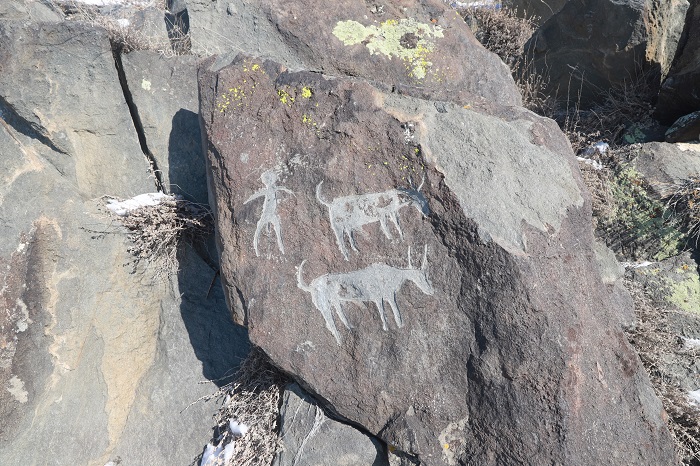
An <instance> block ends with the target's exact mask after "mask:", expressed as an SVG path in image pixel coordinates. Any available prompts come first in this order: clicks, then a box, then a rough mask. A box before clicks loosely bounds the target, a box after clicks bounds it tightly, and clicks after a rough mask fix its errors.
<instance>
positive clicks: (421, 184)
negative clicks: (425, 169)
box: [416, 173, 425, 191]
mask: <svg viewBox="0 0 700 466" xmlns="http://www.w3.org/2000/svg"><path fill="white" fill-rule="evenodd" d="M424 183H425V173H423V178H422V179H421V180H420V185H418V189H416V191H420V188H422V187H423V184H424Z"/></svg>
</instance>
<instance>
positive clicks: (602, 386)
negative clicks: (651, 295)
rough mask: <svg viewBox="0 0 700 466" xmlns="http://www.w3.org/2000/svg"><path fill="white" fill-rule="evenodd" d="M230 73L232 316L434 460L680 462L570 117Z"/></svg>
mask: <svg viewBox="0 0 700 466" xmlns="http://www.w3.org/2000/svg"><path fill="white" fill-rule="evenodd" d="M212 63H213V62H212V61H209V62H206V63H205V64H204V65H203V66H202V68H201V70H200V96H201V101H200V104H201V107H200V114H201V117H202V121H203V124H204V127H205V128H206V137H207V155H208V158H209V164H210V165H209V168H208V169H209V172H208V174H209V181H210V189H211V190H212V192H213V193H214V195H215V196H214V198H215V206H214V208H215V211H216V215H217V228H218V242H219V247H220V248H221V251H220V252H221V272H222V278H223V281H224V286H225V290H226V294H227V299H228V300H229V302H230V305H231V307H232V309H234V311H235V313H236V315H237V318H238V319H239V320H240V321H241V322H246V323H247V325H248V327H249V332H250V338H251V342H252V343H253V344H255V345H258V346H260V347H261V348H262V349H263V350H264V351H265V352H266V353H267V354H268V355H269V356H270V357H271V359H272V360H273V361H274V362H275V364H277V365H279V366H280V367H281V368H282V369H284V370H285V371H286V372H288V373H290V374H292V375H294V377H295V378H296V379H297V380H298V381H299V383H300V384H301V385H302V386H303V387H304V388H305V389H306V390H308V391H310V392H311V393H312V394H314V396H315V397H316V398H317V399H318V400H320V401H321V402H322V403H323V404H324V406H325V407H326V408H327V409H329V410H331V411H332V412H334V413H336V414H337V415H339V416H342V417H344V418H347V419H349V420H350V421H352V422H354V423H357V424H360V425H362V426H364V427H365V428H366V429H367V430H368V431H369V432H371V433H373V434H376V435H378V436H379V437H380V438H382V439H383V440H384V441H386V442H387V443H388V444H389V445H391V446H392V448H393V447H395V448H396V449H397V450H398V451H403V452H406V453H407V454H409V455H413V456H414V457H416V458H418V459H419V460H420V461H421V462H422V464H426V465H432V464H458V463H460V462H461V463H460V464H464V463H467V462H469V463H472V464H483V465H487V464H515V463H520V462H526V463H528V464H545V463H546V464H579V465H585V464H598V463H601V462H602V463H606V464H629V463H635V464H670V463H671V462H672V461H673V448H672V445H671V440H670V436H669V434H668V432H667V430H666V427H665V425H664V422H663V420H662V418H661V413H662V409H661V405H660V403H659V401H658V400H657V399H656V398H655V396H654V394H653V391H652V390H651V387H650V386H649V382H648V379H647V377H646V375H645V374H644V372H643V370H642V369H641V367H640V364H639V360H638V358H637V356H636V354H635V353H634V351H633V350H632V349H631V348H630V347H629V345H628V344H627V342H626V340H625V337H624V335H623V334H622V332H621V330H620V326H619V323H620V313H621V311H620V310H619V309H615V306H617V305H619V302H614V300H613V298H612V292H611V290H610V289H609V288H607V287H605V286H603V284H602V281H601V277H600V272H599V270H598V268H597V266H595V265H594V257H593V251H592V243H593V237H592V232H591V227H590V224H591V211H590V200H589V198H588V196H587V194H586V193H585V189H584V188H583V185H582V181H581V179H580V174H579V172H578V169H577V167H576V162H575V159H574V157H573V154H572V153H571V149H570V146H569V145H568V143H567V141H566V140H565V138H564V136H563V135H562V134H561V132H560V131H559V129H558V128H557V127H556V126H555V125H554V123H553V122H552V121H551V120H547V119H542V118H538V117H536V116H535V115H534V114H532V113H530V112H527V111H525V110H522V109H515V108H505V107H496V106H491V107H490V108H489V109H486V108H480V107H479V106H472V107H471V108H469V109H465V108H463V106H462V105H454V104H451V103H448V102H436V101H428V100H418V99H414V98H409V97H401V96H398V95H395V94H387V93H383V92H381V91H379V90H377V89H375V88H373V87H372V86H371V85H369V84H368V83H366V82H364V81H361V80H355V79H349V78H331V77H325V76H323V75H321V74H319V73H309V72H296V73H294V72H287V71H283V69H282V68H281V67H280V66H279V65H276V64H274V63H272V62H268V61H265V62H263V61H260V60H256V59H252V58H245V57H239V58H238V59H237V60H236V61H234V62H233V63H232V64H231V65H230V66H227V67H224V68H222V69H220V70H218V71H217V70H216V69H211V68H210V66H211V65H212ZM361 233H362V234H361ZM353 238H354V242H353ZM353 246H354V247H353Z"/></svg>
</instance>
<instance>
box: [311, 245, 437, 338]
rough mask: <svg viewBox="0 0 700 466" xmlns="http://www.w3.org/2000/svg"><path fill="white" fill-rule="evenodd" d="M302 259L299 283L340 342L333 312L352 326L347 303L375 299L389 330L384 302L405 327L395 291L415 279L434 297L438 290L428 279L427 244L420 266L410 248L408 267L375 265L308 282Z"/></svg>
mask: <svg viewBox="0 0 700 466" xmlns="http://www.w3.org/2000/svg"><path fill="white" fill-rule="evenodd" d="M305 262H306V261H303V262H302V263H301V264H300V265H299V268H298V269H297V286H298V287H299V288H300V289H302V290H303V291H306V292H307V293H311V300H312V301H313V303H314V305H315V306H316V308H317V309H318V310H319V311H321V315H322V316H323V319H324V320H325V321H326V328H328V330H330V332H331V333H332V334H333V336H334V337H335V339H336V341H337V342H338V344H339V345H340V334H339V333H338V329H337V328H336V326H335V321H334V319H333V311H335V313H336V314H337V315H338V317H339V318H340V320H341V321H342V322H343V324H344V325H345V327H346V328H348V329H350V328H352V325H350V323H349V322H348V318H347V316H346V315H345V312H344V311H343V303H344V302H348V301H349V302H353V303H356V304H361V303H364V302H373V303H374V305H375V306H377V311H379V317H380V318H381V320H382V328H383V329H384V330H385V331H386V330H388V329H389V327H388V325H387V321H386V313H385V310H384V301H388V302H389V306H391V310H392V312H393V313H394V321H395V322H396V326H397V327H399V328H401V327H403V319H402V317H401V312H400V311H399V306H398V305H397V304H396V293H398V292H399V290H400V289H401V287H402V286H403V284H404V282H406V281H411V282H413V283H414V284H415V285H416V286H417V287H418V288H419V289H420V290H421V291H422V292H423V293H425V294H427V295H429V296H432V294H433V293H434V292H435V290H434V288H433V285H432V283H431V282H430V280H429V279H428V274H427V267H428V246H427V245H426V246H425V252H424V253H423V263H422V264H421V266H420V268H414V267H413V266H411V248H410V247H409V248H408V268H406V269H402V268H397V267H392V266H390V265H387V264H372V265H370V266H368V267H365V268H364V269H361V270H355V271H353V272H347V273H333V274H324V275H321V276H320V277H317V278H315V279H314V280H312V281H311V283H309V284H308V285H305V284H304V280H303V278H302V271H301V269H302V267H303V266H304V263H305Z"/></svg>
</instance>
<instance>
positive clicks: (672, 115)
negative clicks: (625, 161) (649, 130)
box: [656, 1, 700, 124]
mask: <svg viewBox="0 0 700 466" xmlns="http://www.w3.org/2000/svg"><path fill="white" fill-rule="evenodd" d="M698 24H700V2H697V1H695V2H693V3H692V6H691V7H690V10H689V11H688V17H687V18H686V23H685V30H684V32H683V35H684V38H683V40H682V41H681V44H680V45H681V47H680V48H679V53H678V57H677V58H676V60H675V61H674V63H673V67H672V68H671V71H670V73H669V75H668V77H667V78H666V80H665V81H664V82H663V85H662V86H661V90H660V91H659V101H658V104H657V107H656V116H657V117H658V118H660V119H661V120H662V121H664V122H665V123H668V124H671V123H673V122H674V121H675V120H676V119H678V118H680V117H682V116H684V115H687V114H689V113H692V112H695V111H697V110H700V84H698V83H700V28H698Z"/></svg>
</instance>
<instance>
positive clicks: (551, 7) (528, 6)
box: [506, 0, 569, 24]
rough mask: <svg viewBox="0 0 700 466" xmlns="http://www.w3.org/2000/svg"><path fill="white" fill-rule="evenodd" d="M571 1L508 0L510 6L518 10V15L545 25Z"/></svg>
mask: <svg viewBox="0 0 700 466" xmlns="http://www.w3.org/2000/svg"><path fill="white" fill-rule="evenodd" d="M568 1H569V0H508V2H506V3H508V6H509V7H510V8H513V9H516V10H517V11H518V14H519V15H521V16H525V17H527V18H533V19H535V20H536V24H543V23H544V22H545V21H547V20H548V19H549V18H550V17H551V16H552V15H555V14H557V13H559V12H560V11H561V9H562V8H564V5H566V2H568Z"/></svg>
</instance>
